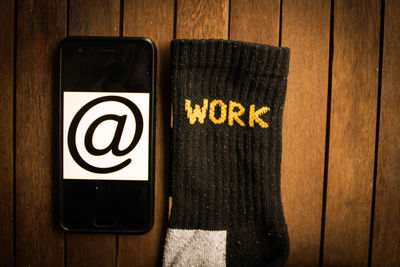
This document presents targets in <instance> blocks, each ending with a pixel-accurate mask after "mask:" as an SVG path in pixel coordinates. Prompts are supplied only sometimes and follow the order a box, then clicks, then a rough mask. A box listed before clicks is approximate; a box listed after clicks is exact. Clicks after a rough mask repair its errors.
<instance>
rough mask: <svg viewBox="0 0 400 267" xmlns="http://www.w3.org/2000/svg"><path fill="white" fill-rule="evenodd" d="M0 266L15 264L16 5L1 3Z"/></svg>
mask: <svg viewBox="0 0 400 267" xmlns="http://www.w3.org/2000/svg"><path fill="white" fill-rule="evenodd" d="M0 40H1V41H0V92H1V93H0V244H1V245H0V265H1V266H12V265H13V264H14V218H13V217H14V192H13V191H14V189H13V188H14V150H13V149H14V2H13V1H12V0H7V1H0Z"/></svg>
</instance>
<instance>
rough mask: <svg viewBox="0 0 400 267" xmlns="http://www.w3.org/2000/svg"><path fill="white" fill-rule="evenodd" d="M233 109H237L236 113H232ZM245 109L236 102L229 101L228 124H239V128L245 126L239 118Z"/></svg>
mask: <svg viewBox="0 0 400 267" xmlns="http://www.w3.org/2000/svg"><path fill="white" fill-rule="evenodd" d="M235 108H238V109H239V110H238V111H234V109H235ZM244 111H245V108H244V107H243V106H242V105H241V104H240V103H237V102H233V101H229V115H228V124H229V125H230V126H233V120H235V121H236V122H237V123H239V125H240V126H245V124H244V122H243V121H242V120H241V119H240V118H239V117H240V116H242V115H243V113H244Z"/></svg>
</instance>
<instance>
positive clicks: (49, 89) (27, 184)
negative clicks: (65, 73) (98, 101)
mask: <svg viewBox="0 0 400 267" xmlns="http://www.w3.org/2000/svg"><path fill="white" fill-rule="evenodd" d="M17 8H18V9H17V18H18V19H17V27H16V30H17V32H16V34H17V44H16V55H17V58H16V72H17V73H16V92H15V94H16V99H15V105H16V129H15V142H16V144H15V146H16V149H15V157H16V158H15V160H16V161H15V164H16V166H15V187H16V191H15V194H16V196H15V200H16V201H15V209H16V221H15V227H16V230H15V231H16V236H15V237H14V238H15V242H16V251H15V253H16V255H15V260H16V262H15V263H16V265H17V266H63V263H64V233H63V232H62V231H60V230H59V229H58V228H57V227H56V224H55V213H54V212H53V211H54V210H55V206H56V205H55V203H56V196H55V188H56V184H55V181H56V180H55V174H56V173H57V172H58V170H57V165H58V163H57V116H56V114H57V113H58V112H57V111H58V109H57V106H58V104H57V79H56V77H57V65H56V62H57V54H58V51H57V50H58V44H59V42H60V40H61V39H62V38H63V37H64V36H65V34H66V32H65V29H66V27H65V25H66V20H65V14H66V10H67V6H66V1H65V2H61V1H60V2H59V1H52V0H40V1H19V2H18V4H17Z"/></svg>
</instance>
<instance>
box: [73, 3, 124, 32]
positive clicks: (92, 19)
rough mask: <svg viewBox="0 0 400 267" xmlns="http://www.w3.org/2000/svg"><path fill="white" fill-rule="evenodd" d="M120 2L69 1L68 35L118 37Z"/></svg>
mask: <svg viewBox="0 0 400 267" xmlns="http://www.w3.org/2000/svg"><path fill="white" fill-rule="evenodd" d="M119 24H120V2H119V1H113V0H97V1H83V0H70V11H69V35H89V36H118V35H119V32H120V29H119V26H120V25H119Z"/></svg>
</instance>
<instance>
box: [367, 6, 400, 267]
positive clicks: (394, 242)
mask: <svg viewBox="0 0 400 267" xmlns="http://www.w3.org/2000/svg"><path fill="white" fill-rule="evenodd" d="M399 14H400V2H399V1H395V0H388V1H386V6H385V23H384V26H385V28H384V40H383V62H382V88H381V103H380V107H381V108H380V124H379V125H380V127H379V147H378V159H377V177H376V196H375V216H374V218H375V220H374V229H373V231H374V232H373V250H372V265H373V266H383V265H384V266H395V265H398V264H399V262H400V253H399V252H400V241H399V240H400V225H399V222H400V194H399V192H400V179H399V178H400V134H399V133H400V116H399V114H400V105H399V104H400V90H399V85H400V76H399V73H400V51H399V45H398V44H399V43H400V17H399Z"/></svg>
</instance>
